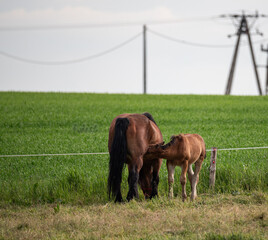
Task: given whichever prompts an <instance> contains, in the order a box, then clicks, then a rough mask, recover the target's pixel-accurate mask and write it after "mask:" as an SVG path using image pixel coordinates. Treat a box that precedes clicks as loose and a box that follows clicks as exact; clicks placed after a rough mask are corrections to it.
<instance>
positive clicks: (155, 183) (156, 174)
mask: <svg viewBox="0 0 268 240" xmlns="http://www.w3.org/2000/svg"><path fill="white" fill-rule="evenodd" d="M161 164H162V159H155V160H154V164H153V179H152V193H151V196H150V199H152V198H153V197H155V196H158V184H159V170H160V167H161Z"/></svg>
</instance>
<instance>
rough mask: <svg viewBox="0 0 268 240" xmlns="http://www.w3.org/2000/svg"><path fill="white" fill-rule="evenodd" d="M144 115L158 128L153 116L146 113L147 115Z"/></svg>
mask: <svg viewBox="0 0 268 240" xmlns="http://www.w3.org/2000/svg"><path fill="white" fill-rule="evenodd" d="M142 115H144V116H146V117H147V118H148V119H149V120H151V121H152V122H153V123H154V124H155V125H156V126H157V124H156V122H155V120H154V118H153V116H152V115H151V114H150V113H148V112H145V113H143V114H142Z"/></svg>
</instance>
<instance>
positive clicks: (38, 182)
mask: <svg viewBox="0 0 268 240" xmlns="http://www.w3.org/2000/svg"><path fill="white" fill-rule="evenodd" d="M0 102H1V105H0V115H1V118H0V154H1V155H5V154H39V153H71V152H75V153H76V152H107V141H108V129H109V125H110V122H111V121H112V119H113V118H114V117H115V116H117V115H118V114H120V113H124V112H137V113H142V112H145V111H147V112H150V113H151V114H152V115H153V117H154V118H155V120H156V122H157V123H158V125H159V127H160V129H161V131H162V133H163V136H164V140H165V141H168V140H169V137H170V136H171V135H173V134H178V133H198V134H200V135H202V136H203V138H204V140H205V142H206V146H207V148H208V149H209V148H211V147H217V148H237V147H249V146H267V145H268V118H267V112H268V98H267V96H265V97H264V96H263V97H235V96H172V95H170V96H167V95H147V96H144V95H116V94H114V95H109V94H63V93H12V92H11V93H8V92H1V93H0ZM209 159H210V154H209V153H208V156H207V159H206V160H205V162H204V164H203V169H202V170H201V176H200V182H199V185H198V192H199V193H207V192H208V191H209V190H208V182H209V179H208V177H209V174H208V171H209V170H208V168H209ZM267 160H268V149H262V150H247V151H221V152H220V151H219V152H218V161H217V176H216V177H217V179H216V187H215V191H216V193H233V194H237V193H239V192H252V191H264V192H267V190H268V186H267V183H268V161H267ZM0 169H1V171H0V202H1V203H2V204H6V203H14V204H20V205H21V204H35V203H71V204H77V203H85V204H93V203H96V202H98V203H106V202H107V201H108V198H107V192H106V182H107V174H108V155H94V156H56V157H52V156H50V157H22V158H21V157H20V158H18V157H14V158H0ZM179 171H180V170H179V169H178V170H177V171H176V174H175V181H176V183H175V189H174V190H175V194H178V192H180V191H181V190H180V189H181V187H180V184H179ZM167 187H168V186H167V170H166V167H165V163H164V164H163V165H162V168H161V172H160V184H159V194H160V196H163V197H165V196H166V194H167ZM187 187H188V192H189V183H188V185H187ZM122 188H123V196H126V193H127V172H126V171H125V172H124V178H123V184H122Z"/></svg>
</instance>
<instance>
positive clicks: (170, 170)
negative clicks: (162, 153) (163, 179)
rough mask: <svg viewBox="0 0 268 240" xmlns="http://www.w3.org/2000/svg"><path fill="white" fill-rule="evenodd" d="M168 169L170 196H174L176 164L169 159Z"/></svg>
mask: <svg viewBox="0 0 268 240" xmlns="http://www.w3.org/2000/svg"><path fill="white" fill-rule="evenodd" d="M167 170H168V186H169V191H168V196H169V197H170V198H173V184H174V172H175V165H173V164H172V163H171V162H169V161H168V160H167Z"/></svg>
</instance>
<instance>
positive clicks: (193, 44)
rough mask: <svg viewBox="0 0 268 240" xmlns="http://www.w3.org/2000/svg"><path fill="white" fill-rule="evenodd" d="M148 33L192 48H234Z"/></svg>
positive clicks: (263, 40) (154, 32) (227, 45)
mask: <svg viewBox="0 0 268 240" xmlns="http://www.w3.org/2000/svg"><path fill="white" fill-rule="evenodd" d="M148 31H149V32H150V33H152V34H154V35H156V36H158V37H161V38H164V39H166V40H170V41H173V42H178V43H181V44H185V45H190V46H194V47H204V48H231V47H233V46H234V45H233V44H225V45H224V44H222V45H218V44H205V43H197V42H191V41H186V40H183V39H179V38H174V37H171V36H168V35H166V34H163V33H159V32H156V31H154V30H151V29H148ZM267 40H268V38H266V39H261V40H258V41H255V42H254V43H253V44H255V43H261V42H265V41H267Z"/></svg>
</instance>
